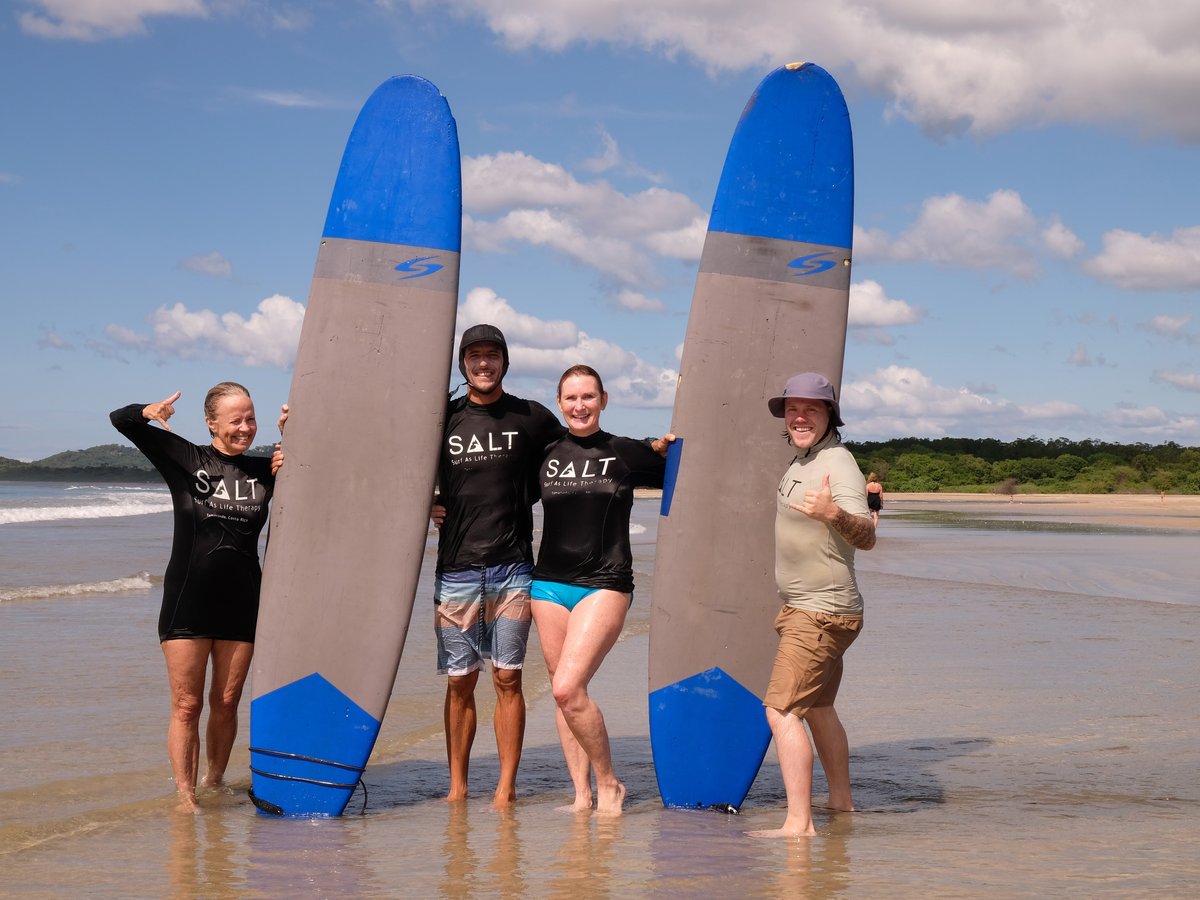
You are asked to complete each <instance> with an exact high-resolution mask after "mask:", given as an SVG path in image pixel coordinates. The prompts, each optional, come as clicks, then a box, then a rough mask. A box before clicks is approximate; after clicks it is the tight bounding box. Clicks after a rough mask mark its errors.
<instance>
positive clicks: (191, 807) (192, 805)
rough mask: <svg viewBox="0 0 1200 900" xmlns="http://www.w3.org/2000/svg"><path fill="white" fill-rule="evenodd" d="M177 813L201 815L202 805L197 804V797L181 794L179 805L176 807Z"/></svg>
mask: <svg viewBox="0 0 1200 900" xmlns="http://www.w3.org/2000/svg"><path fill="white" fill-rule="evenodd" d="M175 812H179V813H190V814H191V815H193V816H198V815H200V804H199V803H197V802H196V795H195V794H184V793H180V795H179V805H178V806H176V807H175Z"/></svg>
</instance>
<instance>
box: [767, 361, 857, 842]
mask: <svg viewBox="0 0 1200 900" xmlns="http://www.w3.org/2000/svg"><path fill="white" fill-rule="evenodd" d="M767 406H768V409H769V410H770V413H771V415H773V416H776V417H778V418H782V419H783V420H784V426H785V429H786V434H787V439H788V443H790V444H791V445H792V446H794V447H795V448H796V457H795V459H794V460H792V464H791V466H789V467H788V470H787V471H786V472H785V473H784V476H783V478H782V480H781V481H780V482H779V488H778V491H777V493H776V504H775V505H776V513H775V580H776V583H777V584H778V587H779V594H780V596H781V598H782V599H783V603H784V605H783V609H782V610H781V611H780V613H779V615H778V616H777V617H776V619H775V630H776V632H778V634H779V649H778V651H777V653H776V656H775V666H774V669H773V670H772V672H771V680H770V683H769V684H768V686H767V693H766V696H765V697H764V698H763V705H764V706H765V707H766V715H767V724H768V725H770V727H771V733H772V735H773V736H774V738H775V750H776V753H777V754H778V756H779V770H780V772H781V774H782V775H783V785H784V789H785V791H786V792H787V818H786V819H785V820H784V823H783V825H782V826H781V827H780V828H777V829H773V830H770V831H754V832H749V834H750V835H752V836H754V837H802V836H806V835H813V834H816V830H815V829H814V828H813V821H812V776H813V747H812V744H810V743H809V738H808V734H807V733H805V729H804V725H805V723H807V724H808V730H809V731H810V732H811V733H812V743H813V744H815V745H816V748H817V754H818V755H819V756H820V758H821V767H822V768H823V769H824V770H825V779H826V781H828V783H829V799H828V802H827V806H828V808H829V809H832V810H840V811H849V810H853V809H854V800H853V797H852V796H851V790H850V747H849V741H848V740H847V737H846V730H845V728H843V727H842V723H841V720H840V719H839V718H838V714H837V711H836V710H835V709H834V706H833V704H834V700H835V698H836V697H837V692H838V687H839V685H840V684H841V680H842V656H843V654H845V652H846V650H847V649H848V648H849V646H850V644H851V643H853V641H854V639H855V638H856V637H857V636H858V634H859V632H860V631H861V630H862V624H863V598H862V594H861V593H860V592H859V590H858V584H857V582H856V581H855V577H854V551H855V550H870V549H871V548H872V547H874V546H875V526H874V525H873V524H872V522H871V515H870V511H869V510H868V508H867V491H866V483H865V482H864V481H863V476H862V472H861V471H860V470H859V468H858V465H857V464H856V463H855V461H854V457H853V456H851V455H850V451H848V450H847V449H846V448H845V447H843V446H842V443H841V435H840V434H839V433H838V427H839V426H840V425H842V417H841V413H840V410H839V408H838V401H837V396H836V394H835V393H834V389H833V385H832V384H831V383H830V382H829V379H827V378H826V377H825V376H823V375H820V374H818V373H816V372H806V373H803V374H800V375H794V376H792V377H791V378H789V379H788V381H787V384H786V385H785V386H784V389H783V393H782V394H781V395H780V396H778V397H773V398H772V399H771V400H770V401H768V404H767Z"/></svg>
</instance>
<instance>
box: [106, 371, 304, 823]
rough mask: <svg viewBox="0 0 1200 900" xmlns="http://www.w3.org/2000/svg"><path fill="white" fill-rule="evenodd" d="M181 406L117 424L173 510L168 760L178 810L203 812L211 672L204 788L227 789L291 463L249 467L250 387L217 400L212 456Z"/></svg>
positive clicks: (167, 619) (145, 409)
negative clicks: (280, 485) (262, 549)
mask: <svg viewBox="0 0 1200 900" xmlns="http://www.w3.org/2000/svg"><path fill="white" fill-rule="evenodd" d="M179 397H180V393H179V392H178V391H176V392H175V393H174V394H172V395H171V396H170V397H167V398H166V399H165V400H160V401H159V402H157V403H151V404H149V405H147V406H143V405H141V404H133V405H131V406H126V407H123V408H121V409H118V410H115V411H114V412H113V413H112V414H111V415H110V416H109V418H110V419H111V421H112V423H113V426H114V427H115V428H116V429H117V430H118V431H119V432H121V434H123V435H125V437H127V438H129V440H131V441H132V442H133V443H134V445H135V446H136V447H137V448H138V449H139V450H141V451H142V453H144V454H145V455H146V458H147V459H149V460H150V462H151V463H152V464H153V465H154V467H155V468H156V469H157V470H158V471H159V474H161V475H162V477H163V479H164V480H165V481H166V483H167V487H168V488H170V491H171V501H172V504H173V505H174V508H175V533H174V541H173V544H172V547H171V557H170V561H169V562H168V563H167V571H166V575H165V577H164V582H163V601H162V609H161V612H160V613H159V619H158V637H159V641H160V642H161V646H162V651H163V656H164V658H165V659H166V664H167V679H168V681H169V682H170V688H171V724H170V726H169V728H168V730H167V753H168V755H169V756H170V759H171V768H172V770H173V772H174V775H175V788H176V790H177V791H178V793H179V798H180V803H179V807H178V808H179V809H180V810H182V811H187V812H198V811H199V807H198V805H197V803H196V779H197V770H198V768H199V762H200V713H201V710H202V709H203V708H204V682H205V678H206V675H207V671H208V668H209V663H210V661H211V667H212V684H211V687H210V690H209V695H208V698H209V713H208V728H207V732H206V736H205V750H206V757H207V765H208V768H207V771H206V772H205V775H204V779H203V781H202V782H201V784H203V785H204V786H207V787H216V786H218V785H220V784H221V783H222V782H223V780H224V777H225V767H226V766H227V765H228V763H229V754H230V751H231V750H232V749H233V741H234V738H235V737H236V736H237V727H238V722H237V709H238V703H239V702H240V700H241V696H242V688H243V686H244V685H245V682H246V675H247V674H248V673H249V671H250V658H251V656H252V654H253V652H254V631H255V624H256V620H257V617H258V590H259V585H260V583H261V580H262V571H261V569H260V568H259V563H258V538H259V534H260V533H261V532H262V529H263V526H264V525H266V522H267V514H268V503H269V502H270V499H271V492H272V491H273V489H274V486H275V472H276V471H277V470H278V467H279V465H281V464H282V457H281V456H277V458H276V460H275V461H272V460H270V459H267V458H265V457H256V456H246V455H245V453H246V451H247V450H249V449H250V447H251V446H252V445H253V443H254V437H255V435H256V434H257V433H258V423H257V421H256V419H255V416H254V403H253V401H251V399H250V394H249V393H248V392H247V391H246V389H245V388H244V387H242V386H241V385H240V384H236V383H234V382H231V381H229V382H223V383H221V384H218V385H217V386H216V387H214V388H213V389H212V390H210V391H209V392H208V396H207V397H206V398H205V401H204V418H205V422H206V423H207V425H208V429H209V433H210V434H211V435H212V442H211V443H210V444H193V443H192V442H191V441H188V440H186V439H184V438H182V437H180V436H178V435H176V434H174V433H172V432H171V426H170V425H168V424H167V420H168V419H170V418H171V416H173V415H174V414H175V403H176V402H177V401H178V400H179ZM154 423H157V424H158V425H160V426H162V427H155V424H154Z"/></svg>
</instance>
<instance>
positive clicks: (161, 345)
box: [105, 294, 304, 369]
mask: <svg viewBox="0 0 1200 900" xmlns="http://www.w3.org/2000/svg"><path fill="white" fill-rule="evenodd" d="M148 322H149V324H150V329H151V333H150V334H148V335H147V334H143V333H141V332H137V331H134V330H132V329H129V328H126V327H125V326H122V325H115V324H113V325H109V326H108V327H107V328H106V329H105V333H106V334H107V335H108V337H109V339H110V340H112V341H114V342H115V343H117V344H119V345H121V346H123V347H127V348H130V349H133V350H141V351H153V352H157V353H161V354H174V355H178V356H181V357H185V358H194V357H197V356H205V355H209V354H218V355H224V356H230V357H234V358H235V359H238V360H240V361H241V362H242V363H243V364H244V365H248V366H273V367H276V368H281V369H282V368H287V367H288V366H290V365H291V364H292V363H293V362H294V361H295V358H296V345H297V343H298V342H299V340H300V326H301V325H302V324H303V322H304V306H303V304H301V303H297V302H296V301H295V300H293V299H291V298H290V297H285V296H283V295H282V294H275V295H273V296H271V297H267V298H266V299H265V300H263V301H262V302H261V303H259V304H258V308H257V310H255V312H253V313H252V314H251V315H250V317H249V318H244V317H243V316H242V315H241V314H239V313H235V312H227V313H221V314H218V313H215V312H213V311H212V310H207V309H202V310H198V311H196V312H192V311H190V310H189V309H188V308H187V307H186V306H184V305H183V304H182V303H176V304H175V305H174V306H170V307H167V306H162V307H159V308H158V309H157V310H155V311H154V312H153V313H151V314H150V316H149V317H148Z"/></svg>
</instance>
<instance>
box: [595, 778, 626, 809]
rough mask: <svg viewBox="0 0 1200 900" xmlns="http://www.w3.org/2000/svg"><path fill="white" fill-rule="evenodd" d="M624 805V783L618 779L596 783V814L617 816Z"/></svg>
mask: <svg viewBox="0 0 1200 900" xmlns="http://www.w3.org/2000/svg"><path fill="white" fill-rule="evenodd" d="M624 806H625V785H623V784H621V782H619V781H617V782H614V783H613V784H598V785H596V815H599V816H619V815H620V814H621V810H622V808H623V807H624Z"/></svg>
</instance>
